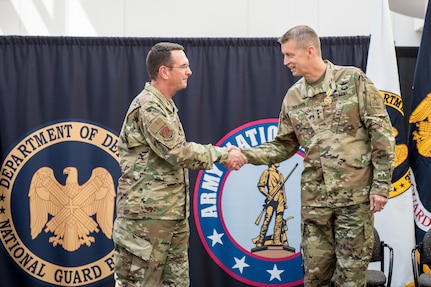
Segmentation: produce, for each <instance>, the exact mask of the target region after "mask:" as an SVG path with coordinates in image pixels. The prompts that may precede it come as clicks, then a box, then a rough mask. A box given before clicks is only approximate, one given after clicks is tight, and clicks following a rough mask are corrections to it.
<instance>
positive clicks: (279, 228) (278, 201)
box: [252, 163, 298, 247]
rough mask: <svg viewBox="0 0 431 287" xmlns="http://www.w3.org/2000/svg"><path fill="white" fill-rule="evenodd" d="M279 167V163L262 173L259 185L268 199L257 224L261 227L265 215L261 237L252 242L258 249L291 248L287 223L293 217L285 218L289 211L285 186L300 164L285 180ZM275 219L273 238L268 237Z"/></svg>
mask: <svg viewBox="0 0 431 287" xmlns="http://www.w3.org/2000/svg"><path fill="white" fill-rule="evenodd" d="M279 166H280V164H279V163H274V164H271V165H269V166H268V169H266V170H264V171H263V172H262V174H261V176H260V179H259V182H258V184H257V187H258V189H259V191H260V192H261V193H262V194H263V195H264V196H265V197H266V200H265V203H264V205H263V210H262V212H261V213H260V215H259V216H258V218H257V219H256V222H255V224H256V225H259V223H260V221H261V218H262V216H263V215H264V214H265V217H264V220H263V224H262V226H261V228H260V233H259V236H257V237H256V238H254V239H253V240H252V241H253V243H254V244H256V247H262V246H264V245H279V246H289V242H288V240H287V236H286V231H287V224H286V222H287V220H289V219H292V218H293V216H289V217H287V218H284V210H285V209H287V204H286V192H285V189H284V184H285V183H286V181H287V179H288V178H289V177H290V175H291V174H292V173H293V171H294V170H295V169H296V167H297V166H298V164H296V165H295V167H294V168H293V169H292V170H291V171H290V173H289V175H288V176H287V177H286V178H284V176H283V174H282V173H281V172H280V171H279V170H278V167H279ZM273 217H275V223H274V233H273V235H272V236H268V235H267V231H268V226H269V223H270V222H271V219H272V218H273Z"/></svg>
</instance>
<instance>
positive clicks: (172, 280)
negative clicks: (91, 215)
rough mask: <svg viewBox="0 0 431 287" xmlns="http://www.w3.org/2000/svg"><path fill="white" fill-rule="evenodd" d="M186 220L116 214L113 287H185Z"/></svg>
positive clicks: (188, 281) (187, 268)
mask: <svg viewBox="0 0 431 287" xmlns="http://www.w3.org/2000/svg"><path fill="white" fill-rule="evenodd" d="M188 239H189V226H188V221H187V220H186V219H184V220H177V221H174V220H133V219H126V218H116V220H115V224H114V242H115V251H114V263H115V270H114V272H115V276H116V287H144V286H145V287H162V286H163V287H165V286H166V287H188V286H189V285H190V279H189V262H188Z"/></svg>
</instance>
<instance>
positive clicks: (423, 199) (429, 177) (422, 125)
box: [409, 2, 431, 243]
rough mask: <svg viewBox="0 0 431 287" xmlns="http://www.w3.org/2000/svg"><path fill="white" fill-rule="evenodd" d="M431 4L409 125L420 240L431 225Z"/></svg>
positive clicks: (411, 164) (413, 93)
mask: <svg viewBox="0 0 431 287" xmlns="http://www.w3.org/2000/svg"><path fill="white" fill-rule="evenodd" d="M430 9H431V7H430V3H429V2H428V8H427V12H426V15H425V23H424V27H423V32H422V39H421V44H420V47H419V53H418V57H417V61H416V70H415V75H414V80H413V92H412V102H411V114H410V119H409V122H410V125H409V134H410V138H409V153H410V155H409V156H410V166H411V168H412V170H413V175H414V182H415V185H416V188H415V192H414V194H413V200H414V201H413V203H414V204H413V208H414V214H415V223H416V242H417V243H419V242H422V239H423V236H424V234H425V232H426V231H427V230H428V229H429V228H430V226H431V189H430V187H431V10H430Z"/></svg>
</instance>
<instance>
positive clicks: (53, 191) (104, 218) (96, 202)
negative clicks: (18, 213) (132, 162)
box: [28, 167, 115, 251]
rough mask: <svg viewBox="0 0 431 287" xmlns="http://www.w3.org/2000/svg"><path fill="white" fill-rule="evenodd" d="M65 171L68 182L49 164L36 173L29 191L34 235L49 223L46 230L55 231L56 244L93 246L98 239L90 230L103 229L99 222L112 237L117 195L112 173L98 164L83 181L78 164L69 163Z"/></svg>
mask: <svg viewBox="0 0 431 287" xmlns="http://www.w3.org/2000/svg"><path fill="white" fill-rule="evenodd" d="M63 174H67V178H66V182H65V185H62V184H60V183H59V182H58V181H57V179H56V178H55V175H54V172H53V170H52V169H51V168H48V167H42V168H40V169H38V170H37V171H36V172H35V173H34V175H33V178H32V180H31V183H30V189H29V192H28V196H29V199H30V230H31V237H32V239H35V238H36V237H37V236H38V235H39V234H40V233H41V232H42V229H43V228H44V227H45V230H44V231H45V232H46V233H48V232H52V233H53V234H54V236H51V237H50V238H49V242H50V243H52V245H53V246H57V245H61V246H62V247H63V248H64V249H65V250H67V251H75V250H77V249H79V247H80V246H81V245H83V244H85V245H87V246H90V245H91V244H92V243H94V242H95V239H94V237H92V236H89V234H90V233H91V232H99V228H98V227H99V226H100V228H101V230H102V232H103V233H104V234H105V236H106V237H107V238H111V237H112V226H113V219H114V198H115V187H114V182H113V179H112V176H111V174H110V173H109V172H108V171H107V170H106V169H104V168H101V167H97V168H95V169H93V171H92V174H91V177H90V178H89V179H88V181H87V182H85V183H84V184H83V185H79V183H78V170H77V168H75V167H66V168H65V169H64V170H63ZM94 215H95V217H93V216H94ZM94 218H95V220H94Z"/></svg>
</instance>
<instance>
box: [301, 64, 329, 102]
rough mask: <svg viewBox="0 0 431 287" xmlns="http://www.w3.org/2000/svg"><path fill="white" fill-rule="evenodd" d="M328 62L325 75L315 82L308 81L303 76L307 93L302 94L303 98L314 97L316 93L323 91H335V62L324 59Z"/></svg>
mask: <svg viewBox="0 0 431 287" xmlns="http://www.w3.org/2000/svg"><path fill="white" fill-rule="evenodd" d="M324 62H325V64H326V70H325V75H324V76H323V77H321V78H320V79H319V80H317V81H316V82H314V83H311V84H310V83H307V81H305V79H304V78H303V81H304V84H305V89H306V93H303V94H302V98H304V99H305V98H312V97H314V96H315V95H318V94H322V93H325V94H326V93H329V94H332V93H333V91H335V82H334V67H335V66H334V64H332V63H331V62H330V61H328V60H324Z"/></svg>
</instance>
